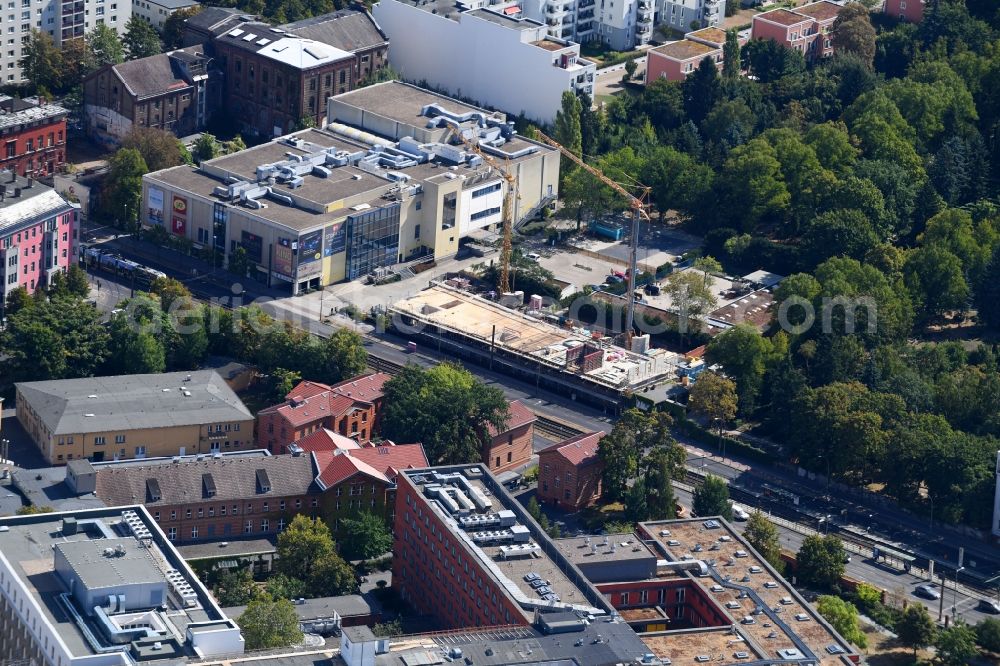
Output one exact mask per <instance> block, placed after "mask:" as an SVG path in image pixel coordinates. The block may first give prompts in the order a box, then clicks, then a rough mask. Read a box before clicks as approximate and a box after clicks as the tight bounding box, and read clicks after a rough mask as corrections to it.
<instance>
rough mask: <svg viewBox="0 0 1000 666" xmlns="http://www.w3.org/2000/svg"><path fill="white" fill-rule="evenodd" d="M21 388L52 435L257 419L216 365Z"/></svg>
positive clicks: (23, 386) (18, 385) (18, 386)
mask: <svg viewBox="0 0 1000 666" xmlns="http://www.w3.org/2000/svg"><path fill="white" fill-rule="evenodd" d="M17 390H18V392H19V393H20V394H21V396H22V398H23V399H24V400H26V401H27V402H28V404H29V405H30V406H31V409H33V410H34V412H35V413H36V414H37V415H38V417H39V418H40V419H41V420H42V422H43V423H44V424H45V426H46V428H47V429H48V430H49V432H50V433H51V434H52V435H62V434H66V435H73V434H79V433H86V432H97V431H101V432H114V431H128V430H145V429H150V428H171V427H178V426H190V425H203V424H206V423H225V422H234V421H248V420H252V419H253V415H252V414H251V413H250V410H248V409H247V408H246V406H244V405H243V402H242V401H241V400H240V399H239V398H238V397H237V396H236V394H235V393H234V392H233V390H232V389H231V388H229V385H228V384H226V382H225V381H224V380H223V379H222V377H220V376H219V374H218V373H217V372H215V371H214V370H196V371H192V372H167V373H162V374H153V375H118V376H113V377H84V378H81V379H53V380H49V381H43V382H22V383H19V384H17ZM244 435H245V436H246V437H247V438H252V436H253V433H251V432H247V433H244Z"/></svg>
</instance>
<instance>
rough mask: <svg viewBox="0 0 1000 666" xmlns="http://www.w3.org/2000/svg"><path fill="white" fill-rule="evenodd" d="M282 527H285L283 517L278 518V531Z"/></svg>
mask: <svg viewBox="0 0 1000 666" xmlns="http://www.w3.org/2000/svg"><path fill="white" fill-rule="evenodd" d="M283 529H285V519H284V518H278V531H279V532H280V531H282V530H283Z"/></svg>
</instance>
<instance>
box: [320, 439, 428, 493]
mask: <svg viewBox="0 0 1000 666" xmlns="http://www.w3.org/2000/svg"><path fill="white" fill-rule="evenodd" d="M312 455H313V456H315V459H316V466H317V468H318V469H320V470H321V471H320V474H319V480H320V482H321V484H322V486H323V487H324V488H332V487H333V486H336V485H338V484H340V483H343V482H344V481H346V480H347V479H349V478H351V477H352V476H354V475H356V474H364V475H366V476H369V477H371V478H373V479H376V480H378V481H382V482H383V483H389V482H390V481H391V480H392V479H395V478H396V474H397V472H399V471H400V470H404V469H411V468H417V467H427V456H426V455H425V454H424V447H423V446H422V445H421V444H399V445H397V446H373V447H369V448H364V449H349V450H343V449H340V450H335V451H314V452H313V454H312Z"/></svg>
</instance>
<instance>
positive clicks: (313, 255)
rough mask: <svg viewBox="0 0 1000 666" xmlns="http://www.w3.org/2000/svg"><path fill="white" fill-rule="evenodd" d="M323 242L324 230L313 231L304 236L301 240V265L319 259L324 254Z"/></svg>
mask: <svg viewBox="0 0 1000 666" xmlns="http://www.w3.org/2000/svg"><path fill="white" fill-rule="evenodd" d="M322 244H323V231H322V230H319V231H312V232H310V233H308V234H306V235H305V236H302V237H301V238H300V240H299V265H302V264H306V263H310V262H313V261H319V260H320V259H321V258H322V256H323V253H322V252H321V245H322Z"/></svg>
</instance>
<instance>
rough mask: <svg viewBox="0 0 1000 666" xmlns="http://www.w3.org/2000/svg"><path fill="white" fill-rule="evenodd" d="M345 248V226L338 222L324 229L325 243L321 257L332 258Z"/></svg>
mask: <svg viewBox="0 0 1000 666" xmlns="http://www.w3.org/2000/svg"><path fill="white" fill-rule="evenodd" d="M346 248H347V225H346V224H344V223H343V222H338V223H337V224H334V225H332V226H329V227H327V228H326V242H325V243H324V244H323V256H324V257H332V256H333V255H335V254H337V253H338V252H343V251H344V250H345V249H346Z"/></svg>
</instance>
